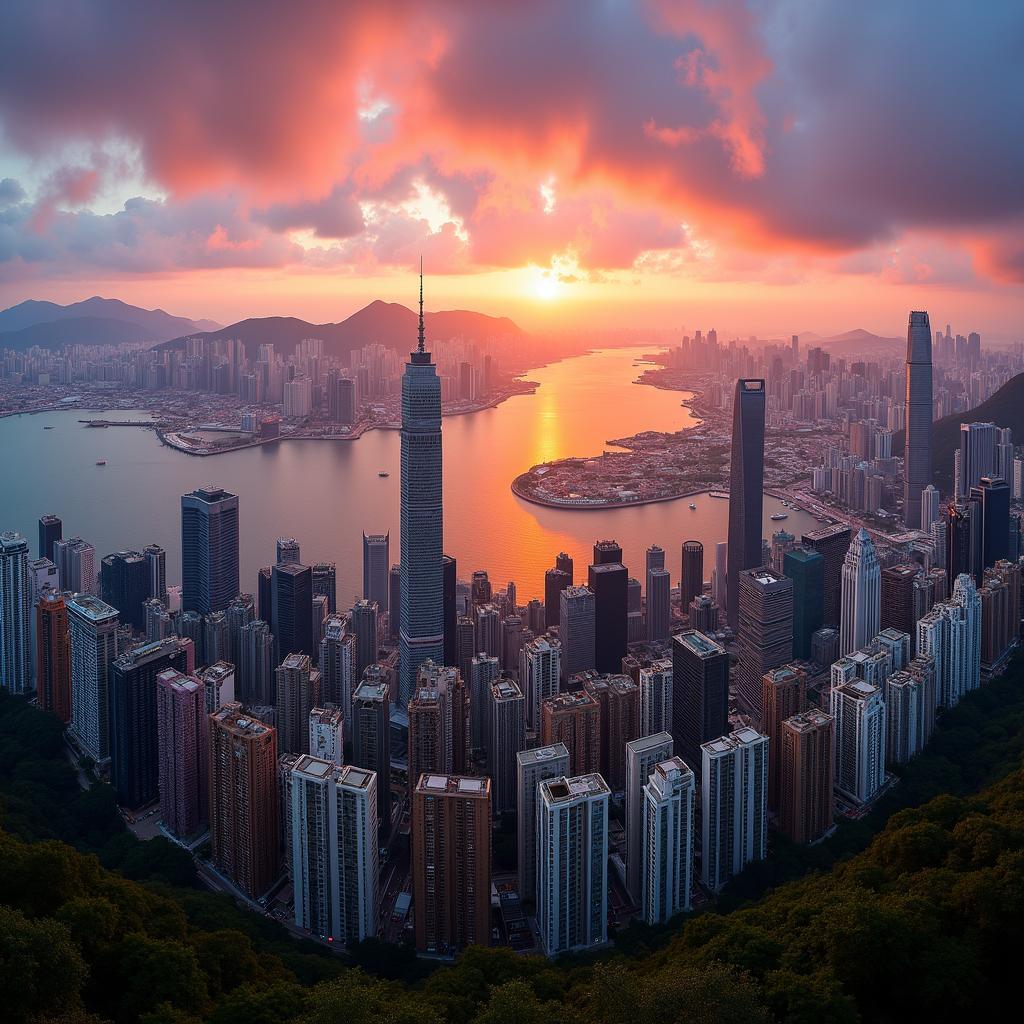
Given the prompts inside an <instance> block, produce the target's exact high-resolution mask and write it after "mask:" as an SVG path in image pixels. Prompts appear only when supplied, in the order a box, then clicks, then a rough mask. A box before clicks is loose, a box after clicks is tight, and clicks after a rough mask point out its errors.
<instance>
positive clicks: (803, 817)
mask: <svg viewBox="0 0 1024 1024" xmlns="http://www.w3.org/2000/svg"><path fill="white" fill-rule="evenodd" d="M770 742H771V743H772V744H776V743H777V744H778V746H779V804H778V816H779V827H780V829H781V830H782V832H783V833H785V835H787V836H789V838H790V839H792V840H793V842H794V843H813V842H814V841H815V840H816V839H820V838H821V837H822V836H823V835H824V834H825V833H826V832H827V831H828V830H829V829H830V828H831V827H832V821H833V817H834V813H833V807H834V805H835V799H834V797H833V794H832V788H833V782H834V775H835V767H834V765H835V751H834V747H835V722H834V720H833V718H832V716H831V715H827V714H825V713H824V712H823V711H819V710H818V709H817V708H811V709H809V710H807V711H802V712H801V713H800V714H798V715H793V716H792V717H790V718H787V719H786V720H785V721H784V722H783V723H782V727H781V735H780V736H779V737H778V738H774V737H773V738H772V739H771V741H770Z"/></svg>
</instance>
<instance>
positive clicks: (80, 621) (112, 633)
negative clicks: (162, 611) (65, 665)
mask: <svg viewBox="0 0 1024 1024" xmlns="http://www.w3.org/2000/svg"><path fill="white" fill-rule="evenodd" d="M67 609H68V625H69V627H70V630H71V732H72V735H74V737H75V738H76V739H77V740H78V743H79V744H80V746H81V747H82V749H83V750H84V751H85V752H86V753H87V754H88V755H89V756H90V757H91V758H92V759H93V760H94V761H106V760H107V758H109V757H110V666H111V664H112V663H113V661H114V659H115V658H116V657H117V609H116V608H111V607H110V605H108V604H104V603H103V602H102V601H101V600H100V599H99V598H98V597H93V596H92V595H91V594H75V596H74V597H72V598H70V599H69V600H68V601H67Z"/></svg>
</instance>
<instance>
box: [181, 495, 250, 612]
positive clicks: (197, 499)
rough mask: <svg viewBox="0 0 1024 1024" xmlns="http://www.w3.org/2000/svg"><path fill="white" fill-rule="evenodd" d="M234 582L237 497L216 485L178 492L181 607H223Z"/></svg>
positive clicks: (198, 609)
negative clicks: (180, 493)
mask: <svg viewBox="0 0 1024 1024" xmlns="http://www.w3.org/2000/svg"><path fill="white" fill-rule="evenodd" d="M240 589H241V588H240V587H239V585H238V498H237V496H236V495H234V494H230V493H228V492H227V491H225V490H223V489H222V488H220V487H201V488H199V490H196V491H192V492H191V493H190V494H183V495H182V496H181V607H182V609H183V610H185V611H196V612H199V613H200V614H201V615H205V614H206V613H207V612H215V611H223V610H224V609H225V608H227V606H228V605H229V604H231V601H232V599H233V598H234V597H235V595H236V594H238V592H239V590H240Z"/></svg>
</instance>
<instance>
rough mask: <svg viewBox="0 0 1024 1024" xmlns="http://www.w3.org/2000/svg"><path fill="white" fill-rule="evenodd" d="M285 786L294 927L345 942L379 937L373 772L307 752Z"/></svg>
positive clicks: (374, 778) (374, 784)
mask: <svg viewBox="0 0 1024 1024" xmlns="http://www.w3.org/2000/svg"><path fill="white" fill-rule="evenodd" d="M289 786H290V801H291V814H290V824H291V834H290V840H289V846H290V856H291V864H292V885H293V888H294V896H295V923H296V925H297V926H298V927H300V928H304V929H305V930H306V931H308V932H310V933H311V934H313V935H316V936H318V937H320V938H322V939H329V940H331V941H334V942H340V943H346V944H347V943H352V942H360V941H362V940H363V939H366V938H370V937H372V936H374V935H376V934H377V898H378V852H377V828H378V822H377V776H376V774H375V773H374V772H371V771H367V770H366V769H364V768H353V767H350V766H345V767H339V766H338V765H336V764H334V763H332V762H331V761H325V760H323V759H322V758H318V757H311V756H309V755H308V754H304V755H302V756H301V757H299V758H298V760H297V761H296V762H295V766H294V767H293V768H292V770H291V773H290V775H289Z"/></svg>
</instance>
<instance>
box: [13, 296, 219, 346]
mask: <svg viewBox="0 0 1024 1024" xmlns="http://www.w3.org/2000/svg"><path fill="white" fill-rule="evenodd" d="M219 326H220V325H219V324H218V323H216V321H213V320H190V319H188V318H187V317H183V316H172V315H171V314H170V313H166V312H164V310H162V309H142V308H141V307H140V306H131V305H129V304H128V303H127V302H122V301H121V300H120V299H103V298H100V297H99V296H98V295H94V296H93V297H92V298H91V299H84V300H83V301H82V302H73V303H71V304H70V305H67V306H61V305H59V304H58V303H56V302H41V301H38V300H35V299H29V300H27V301H26V302H20V303H19V304H18V305H17V306H11V307H10V308H9V309H5V310H0V348H29V347H31V346H32V345H41V346H44V347H47V348H61V347H63V346H64V345H97V344H104V343H109V344H119V343H121V342H124V341H149V342H160V341H167V340H168V339H170V338H176V337H179V336H180V335H182V334H191V333H194V332H196V331H209V330H216V329H217V328H218V327H219Z"/></svg>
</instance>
